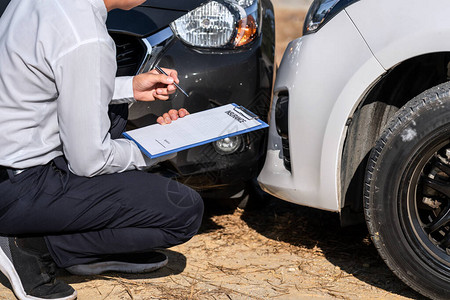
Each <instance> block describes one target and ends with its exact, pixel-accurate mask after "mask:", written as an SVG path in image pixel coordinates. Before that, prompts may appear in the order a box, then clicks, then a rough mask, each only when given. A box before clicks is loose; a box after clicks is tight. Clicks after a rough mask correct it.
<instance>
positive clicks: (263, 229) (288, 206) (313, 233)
mask: <svg viewBox="0 0 450 300" xmlns="http://www.w3.org/2000/svg"><path fill="white" fill-rule="evenodd" d="M265 197H267V198H268V199H267V198H266V199H264V200H263V202H264V203H265V205H264V206H263V207H259V208H254V207H253V209H249V210H245V211H244V213H243V214H242V219H243V220H244V221H245V222H246V223H247V224H248V226H249V227H250V228H252V229H254V230H256V231H257V232H258V233H260V234H261V235H263V236H265V237H267V238H269V239H272V240H275V241H282V242H286V243H289V244H291V245H294V246H297V247H304V248H307V249H313V248H319V249H321V251H322V253H323V254H324V255H325V257H326V259H327V260H328V261H329V262H331V263H332V264H334V265H335V266H338V267H339V268H340V269H341V270H343V271H345V272H347V273H348V274H351V275H353V276H355V277H356V278H358V279H359V280H361V281H363V282H366V283H368V284H370V285H372V286H375V287H378V288H381V289H384V290H386V291H388V292H390V293H394V294H397V295H400V296H404V297H409V298H412V299H425V298H424V297H422V296H421V295H420V294H418V293H416V292H415V291H414V290H412V289H411V288H409V287H408V286H406V285H405V284H404V283H403V282H402V281H401V280H399V279H398V278H397V277H396V276H395V275H394V274H393V273H392V272H391V271H390V270H389V268H388V267H387V266H386V264H385V263H384V261H383V260H382V259H381V258H380V256H379V255H378V252H377V251H376V249H375V247H374V246H373V244H372V242H371V240H370V237H369V233H368V231H367V228H366V226H365V224H360V225H355V226H350V227H344V228H342V227H341V226H340V223H339V216H338V214H336V213H332V212H326V211H321V210H317V209H313V208H308V207H303V206H298V205H295V204H292V203H288V202H285V201H282V200H279V199H276V198H274V197H270V196H268V195H265ZM253 203H254V202H253ZM206 207H207V209H206V216H205V223H204V225H203V226H202V229H201V230H202V232H210V231H213V230H215V229H217V225H216V224H215V223H214V222H212V221H211V220H210V218H211V217H212V216H214V215H218V214H227V213H230V212H231V213H232V209H233V208H231V207H228V208H227V207H225V206H220V207H216V206H214V204H213V203H207V205H206Z"/></svg>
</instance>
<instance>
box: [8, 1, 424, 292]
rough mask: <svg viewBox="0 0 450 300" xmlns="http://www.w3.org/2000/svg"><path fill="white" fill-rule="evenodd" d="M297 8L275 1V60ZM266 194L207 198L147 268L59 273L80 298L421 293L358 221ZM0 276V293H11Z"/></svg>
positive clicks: (295, 25)
mask: <svg viewBox="0 0 450 300" xmlns="http://www.w3.org/2000/svg"><path fill="white" fill-rule="evenodd" d="M277 2H278V1H274V3H275V4H276V3H277ZM304 14H305V10H304V8H302V9H296V8H295V7H294V8H293V7H277V8H276V18H277V60H278V61H279V60H280V59H281V56H282V53H283V51H284V48H285V47H286V43H287V42H288V41H290V40H292V39H294V38H297V37H298V36H300V34H301V28H302V23H303V18H304ZM265 201H267V204H266V205H265V206H264V207H263V208H259V209H256V210H249V211H244V210H241V209H238V208H231V209H230V208H228V209H224V208H218V207H217V205H215V204H214V203H210V202H207V203H206V208H207V210H206V212H205V217H204V222H203V225H202V228H201V230H200V232H199V234H198V235H197V236H195V237H194V238H193V239H192V240H191V241H189V242H187V243H186V244H184V245H181V246H177V247H173V248H171V249H169V250H166V251H164V252H165V253H166V254H167V255H168V256H169V264H168V266H167V267H165V268H163V269H161V270H159V271H156V272H154V273H149V274H140V275H123V274H105V275H102V276H89V277H80V276H69V275H67V274H62V275H63V278H62V279H63V280H65V281H67V282H68V283H70V284H72V286H73V287H74V288H75V289H77V291H78V295H79V296H78V299H79V300H88V299H89V300H93V299H336V298H337V299H421V297H420V295H418V294H417V293H415V292H414V291H413V290H411V289H410V288H408V287H407V286H405V285H404V284H403V283H402V282H401V281H400V280H398V279H397V278H396V277H395V276H394V275H393V274H392V273H391V271H390V270H389V269H388V268H387V267H386V266H385V264H384V263H383V261H382V260H381V259H380V258H379V256H378V254H377V252H376V250H375V248H374V247H373V245H372V243H371V241H370V239H369V237H368V233H367V230H366V228H365V226H364V225H360V226H354V227H348V228H340V226H339V219H338V215H337V214H334V213H330V212H323V211H318V210H314V209H310V208H306V207H299V206H296V205H293V204H289V203H286V202H284V201H280V200H278V199H275V198H272V197H268V196H267V197H266V199H265ZM0 282H2V283H3V284H0V300H5V299H15V297H14V295H13V294H12V292H11V291H10V290H9V289H8V288H7V287H5V286H6V285H7V284H6V283H5V282H4V280H0Z"/></svg>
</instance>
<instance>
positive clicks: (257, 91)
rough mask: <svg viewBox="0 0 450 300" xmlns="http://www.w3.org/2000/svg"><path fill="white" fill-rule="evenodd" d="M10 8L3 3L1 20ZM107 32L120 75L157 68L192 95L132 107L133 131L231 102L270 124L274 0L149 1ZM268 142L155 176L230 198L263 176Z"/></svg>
mask: <svg viewBox="0 0 450 300" xmlns="http://www.w3.org/2000/svg"><path fill="white" fill-rule="evenodd" d="M8 3H9V1H1V2H0V16H1V14H2V13H3V11H4V9H5V8H6V6H7V4H8ZM107 25H108V28H109V31H110V34H111V36H112V37H113V39H114V41H115V42H116V46H117V64H118V70H117V75H118V76H126V75H135V74H138V73H141V72H145V71H148V70H150V69H153V68H154V67H155V66H157V65H158V66H161V67H167V68H173V69H176V70H177V71H178V74H179V78H180V85H181V86H182V87H183V88H184V89H185V90H186V91H188V93H189V97H186V96H185V95H183V94H182V93H180V92H177V93H176V94H175V95H174V96H173V97H172V98H171V100H169V101H166V102H162V101H156V102H151V103H149V102H139V103H134V104H132V105H131V106H130V110H129V127H130V129H133V128H137V127H142V126H145V125H149V124H152V123H155V122H156V118H157V116H159V115H161V114H162V113H164V112H167V111H168V110H169V109H171V108H181V107H184V108H187V109H188V110H189V112H191V113H194V112H198V111H202V110H205V109H208V108H213V107H216V106H220V105H223V104H228V103H232V102H234V103H236V104H239V105H243V106H244V107H246V108H248V109H250V110H251V111H253V112H254V113H256V114H257V115H259V116H260V118H261V119H262V120H263V121H265V122H267V121H268V120H267V116H268V110H269V105H270V101H271V89H272V83H273V77H274V52H275V23H274V11H273V6H272V3H271V2H270V0H216V1H208V0H190V1H187V0H172V1H163V0H151V1H146V2H145V3H144V4H142V5H141V6H139V7H137V8H135V9H133V10H130V11H123V10H113V11H111V12H110V13H109V14H108V20H107ZM266 135H267V131H266V130H260V131H257V132H252V133H248V134H244V135H240V136H237V137H233V138H227V139H224V140H221V141H217V142H214V143H211V144H208V145H204V146H199V147H196V148H193V149H189V150H185V151H183V152H180V153H178V155H177V157H176V158H174V159H172V160H171V161H168V162H165V163H163V164H161V165H160V166H159V167H158V168H157V169H156V170H153V171H155V172H160V173H163V174H165V175H166V176H170V177H174V178H176V179H177V180H179V181H181V182H183V183H185V184H187V185H189V186H191V187H193V188H195V189H196V190H198V191H200V192H202V193H203V195H204V196H209V197H213V196H218V197H227V196H230V195H233V194H235V193H237V192H240V191H243V190H244V188H245V187H247V186H248V185H249V183H251V182H252V179H253V178H255V177H256V175H257V174H258V171H259V169H260V167H261V164H262V163H263V159H264V156H265V151H266V145H265V144H266Z"/></svg>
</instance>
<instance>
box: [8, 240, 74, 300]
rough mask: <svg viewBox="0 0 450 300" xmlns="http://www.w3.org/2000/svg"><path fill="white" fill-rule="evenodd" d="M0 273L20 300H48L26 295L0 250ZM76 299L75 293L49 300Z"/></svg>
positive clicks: (16, 275)
mask: <svg viewBox="0 0 450 300" xmlns="http://www.w3.org/2000/svg"><path fill="white" fill-rule="evenodd" d="M0 271H1V272H2V273H3V274H4V275H5V276H6V278H8V280H9V282H10V283H11V286H12V289H13V291H14V294H15V295H16V297H17V298H18V299H20V300H49V299H48V298H37V297H34V296H30V295H27V293H25V290H24V289H23V285H22V282H21V281H20V277H19V274H17V272H16V269H15V268H14V265H13V264H12V262H11V260H10V259H9V258H8V256H7V255H6V253H5V252H4V251H3V249H2V248H0ZM76 297H77V291H74V293H73V294H72V295H70V296H67V297H63V298H53V299H51V300H72V299H75V298H76Z"/></svg>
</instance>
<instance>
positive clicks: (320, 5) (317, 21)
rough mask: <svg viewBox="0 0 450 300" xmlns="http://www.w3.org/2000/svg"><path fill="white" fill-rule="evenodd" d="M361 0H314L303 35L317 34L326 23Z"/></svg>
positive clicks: (306, 19)
mask: <svg viewBox="0 0 450 300" xmlns="http://www.w3.org/2000/svg"><path fill="white" fill-rule="evenodd" d="M358 1H359V0H314V2H313V3H312V4H311V7H310V8H309V10H308V14H307V15H306V18H305V24H304V26H303V35H305V34H309V33H313V32H317V31H318V30H319V29H320V28H321V27H322V26H323V25H325V23H327V22H328V21H330V20H331V19H332V18H333V17H334V16H336V15H337V14H338V13H339V12H341V11H342V10H343V9H344V8H346V7H347V6H349V5H351V4H353V3H355V2H358Z"/></svg>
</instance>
